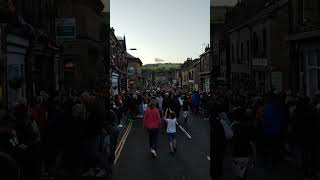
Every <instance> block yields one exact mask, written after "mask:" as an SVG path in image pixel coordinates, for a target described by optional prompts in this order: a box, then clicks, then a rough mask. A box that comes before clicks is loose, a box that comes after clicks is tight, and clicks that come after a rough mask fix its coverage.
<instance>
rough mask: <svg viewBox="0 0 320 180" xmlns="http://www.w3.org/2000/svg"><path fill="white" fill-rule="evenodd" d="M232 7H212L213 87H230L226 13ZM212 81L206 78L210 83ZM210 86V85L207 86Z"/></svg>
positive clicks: (211, 70)
mask: <svg viewBox="0 0 320 180" xmlns="http://www.w3.org/2000/svg"><path fill="white" fill-rule="evenodd" d="M231 8H232V6H215V5H214V6H211V21H210V23H211V29H210V32H211V37H210V38H211V42H210V43H211V52H212V56H211V57H212V59H211V61H212V63H211V66H210V67H211V68H212V69H210V72H212V84H211V85H212V87H213V88H223V87H228V84H229V83H230V82H229V77H230V76H229V74H230V64H229V63H228V61H227V55H228V52H227V50H228V49H229V48H228V45H227V43H228V40H227V38H228V36H227V31H226V30H227V26H226V13H227V12H228V11H229V10H230V9H231ZM210 80H211V79H208V78H206V79H205V81H206V83H207V84H208V82H209V81H210ZM206 86H208V85H206Z"/></svg>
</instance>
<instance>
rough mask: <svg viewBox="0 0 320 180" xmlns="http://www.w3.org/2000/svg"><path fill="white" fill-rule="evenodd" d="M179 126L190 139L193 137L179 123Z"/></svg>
mask: <svg viewBox="0 0 320 180" xmlns="http://www.w3.org/2000/svg"><path fill="white" fill-rule="evenodd" d="M178 126H179V128H180V129H181V130H182V131H183V132H184V133H185V134H186V135H187V137H188V138H189V139H191V138H192V137H191V136H190V134H189V133H188V132H187V131H186V130H185V129H183V127H182V126H181V125H180V124H179V125H178Z"/></svg>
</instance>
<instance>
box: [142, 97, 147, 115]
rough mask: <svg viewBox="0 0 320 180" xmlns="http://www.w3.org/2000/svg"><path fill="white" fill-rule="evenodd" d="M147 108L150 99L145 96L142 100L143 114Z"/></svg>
mask: <svg viewBox="0 0 320 180" xmlns="http://www.w3.org/2000/svg"><path fill="white" fill-rule="evenodd" d="M147 109H148V100H147V99H146V98H145V99H144V100H143V102H142V115H144V113H145V112H146V110H147Z"/></svg>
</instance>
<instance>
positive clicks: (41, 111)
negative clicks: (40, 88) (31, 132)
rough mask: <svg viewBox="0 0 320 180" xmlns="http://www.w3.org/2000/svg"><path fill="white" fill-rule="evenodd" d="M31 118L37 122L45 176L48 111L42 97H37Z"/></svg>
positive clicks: (47, 150) (47, 166)
mask: <svg viewBox="0 0 320 180" xmlns="http://www.w3.org/2000/svg"><path fill="white" fill-rule="evenodd" d="M32 118H33V119H34V120H35V121H36V122H37V124H38V127H39V129H40V136H41V157H42V162H43V164H44V166H43V169H42V174H43V175H45V176H47V175H48V170H49V163H50V162H49V161H50V160H49V156H48V155H49V152H50V151H49V149H48V145H49V144H48V143H49V142H48V111H47V107H46V105H45V98H44V97H43V96H38V97H37V104H36V105H35V107H34V108H33V109H32Z"/></svg>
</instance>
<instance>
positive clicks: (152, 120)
mask: <svg viewBox="0 0 320 180" xmlns="http://www.w3.org/2000/svg"><path fill="white" fill-rule="evenodd" d="M155 106H156V102H155V100H154V99H152V100H151V101H150V105H149V108H148V109H147V110H146V112H145V114H144V118H143V127H144V128H146V129H147V131H148V134H149V145H150V152H151V153H152V155H153V157H154V158H156V157H157V153H156V150H157V143H158V136H159V128H160V127H161V120H160V112H159V109H157V108H156V107H155Z"/></svg>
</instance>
